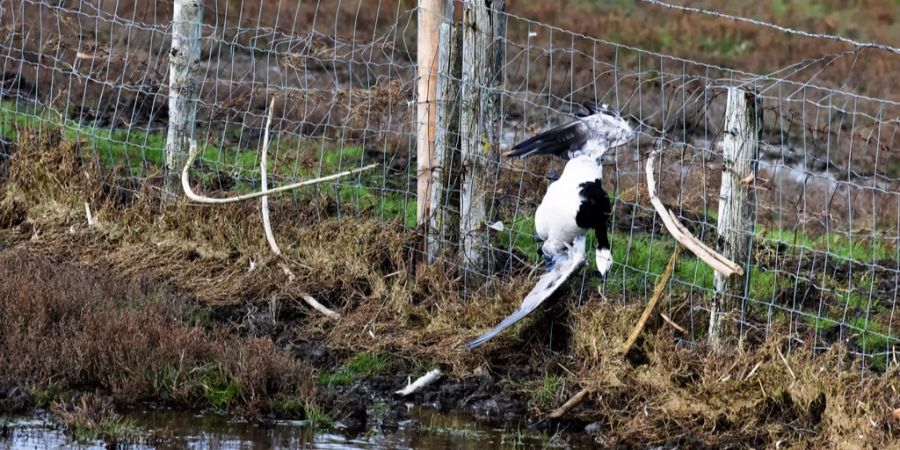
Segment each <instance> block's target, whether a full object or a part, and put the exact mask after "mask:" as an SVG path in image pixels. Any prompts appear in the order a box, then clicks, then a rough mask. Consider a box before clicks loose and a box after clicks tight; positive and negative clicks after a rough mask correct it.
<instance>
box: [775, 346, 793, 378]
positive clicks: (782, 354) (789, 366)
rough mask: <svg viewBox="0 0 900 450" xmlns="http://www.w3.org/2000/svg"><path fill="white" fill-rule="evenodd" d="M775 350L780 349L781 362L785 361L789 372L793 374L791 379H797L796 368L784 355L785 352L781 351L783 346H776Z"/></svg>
mask: <svg viewBox="0 0 900 450" xmlns="http://www.w3.org/2000/svg"><path fill="white" fill-rule="evenodd" d="M775 350H778V356H779V357H781V362H783V363H784V367H787V370H788V373H789V374H791V379H792V380H794V381H797V375H794V370H793V369H791V365H790V364H788V360H787V358H785V357H784V353H781V347H775Z"/></svg>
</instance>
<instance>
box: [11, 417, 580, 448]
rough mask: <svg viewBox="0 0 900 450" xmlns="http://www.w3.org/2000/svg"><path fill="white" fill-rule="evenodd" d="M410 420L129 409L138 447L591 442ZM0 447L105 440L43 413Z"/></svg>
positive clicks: (461, 420)
mask: <svg viewBox="0 0 900 450" xmlns="http://www.w3.org/2000/svg"><path fill="white" fill-rule="evenodd" d="M411 415H412V418H413V420H411V421H408V422H407V423H406V424H404V425H401V426H400V428H399V429H397V430H394V431H391V432H384V433H382V432H380V431H377V430H370V431H369V432H368V433H365V434H361V435H346V434H342V433H341V432H339V431H326V430H317V429H315V428H313V427H310V426H307V424H306V423H304V422H302V421H277V422H273V423H267V424H258V423H250V422H247V421H242V420H235V419H229V418H227V417H224V416H220V415H215V414H191V413H185V412H177V411H159V410H154V411H139V412H134V413H129V414H128V417H130V418H131V419H133V420H134V421H135V422H136V423H137V424H138V426H139V427H141V429H143V430H145V431H146V434H147V436H146V437H145V438H144V441H145V442H143V443H141V444H133V445H128V446H127V448H135V449H151V448H157V449H183V448H190V449H209V450H220V449H221V450H232V449H296V448H316V449H342V450H343V449H407V448H408V449H447V448H452V449H500V448H535V447H538V448H542V447H548V446H550V447H558V448H592V446H591V442H590V440H589V439H588V438H587V437H586V436H581V435H568V436H565V437H559V436H557V437H552V436H548V435H546V434H539V433H533V432H526V431H522V430H515V429H514V430H499V429H494V428H490V427H487V426H485V425H483V424H480V423H478V422H476V421H474V420H472V419H471V418H469V417H467V416H464V415H452V414H439V413H436V412H435V411H433V410H428V409H421V408H413V410H412V411H411ZM0 427H4V428H3V429H4V431H3V432H2V433H0V449H16V450H18V449H57V448H65V449H93V448H97V449H103V448H107V446H106V444H105V443H104V442H102V441H93V442H74V441H73V440H72V438H71V437H70V436H68V435H66V434H65V433H64V432H63V431H62V430H61V429H60V428H59V427H58V426H56V425H55V424H54V423H53V422H52V420H51V418H50V417H49V416H48V415H46V414H36V415H34V416H32V417H27V418H6V419H4V418H2V417H0Z"/></svg>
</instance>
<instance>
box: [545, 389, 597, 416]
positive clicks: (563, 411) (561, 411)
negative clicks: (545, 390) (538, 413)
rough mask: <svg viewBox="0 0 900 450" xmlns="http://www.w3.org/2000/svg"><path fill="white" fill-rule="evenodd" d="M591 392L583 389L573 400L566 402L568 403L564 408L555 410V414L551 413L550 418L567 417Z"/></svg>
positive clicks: (564, 404)
mask: <svg viewBox="0 0 900 450" xmlns="http://www.w3.org/2000/svg"><path fill="white" fill-rule="evenodd" d="M590 392H591V389H590V388H583V389H581V390H580V391H578V392H577V393H576V394H575V395H573V396H572V398H570V399H568V400H566V402H565V403H563V404H562V406H560V407H559V408H556V409H554V410H553V412H551V413H550V415H549V416H548V418H550V419H559V418H560V417H562V416H564V415H566V413H568V412H569V411H570V410H571V409H572V408H574V407H575V406H577V405H578V404H579V403H581V401H582V400H584V397H586V396H587V395H588V394H589V393H590Z"/></svg>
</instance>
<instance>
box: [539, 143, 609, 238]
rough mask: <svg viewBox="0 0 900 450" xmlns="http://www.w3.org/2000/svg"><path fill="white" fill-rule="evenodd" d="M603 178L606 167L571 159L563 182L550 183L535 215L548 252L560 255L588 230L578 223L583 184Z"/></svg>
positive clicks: (561, 176)
mask: <svg viewBox="0 0 900 450" xmlns="http://www.w3.org/2000/svg"><path fill="white" fill-rule="evenodd" d="M602 178H603V168H602V167H601V166H600V165H599V164H597V162H596V161H595V160H594V159H593V158H591V157H588V156H578V157H576V158H574V159H570V160H569V161H568V162H567V163H566V167H565V169H563V173H562V175H560V177H559V179H558V180H556V181H554V182H553V183H551V184H550V186H549V187H548V188H547V192H546V193H545V194H544V198H543V200H542V201H541V204H540V206H538V208H537V211H535V214H534V226H535V232H536V233H537V235H538V237H539V238H541V239H542V240H543V241H544V246H543V248H544V253H545V254H548V255H553V254H557V253H559V252H560V251H562V250H564V249H565V247H566V246H567V245H571V243H572V242H573V241H574V240H575V238H576V237H579V236H583V235H584V234H585V233H587V231H588V229H586V228H581V227H579V226H578V224H577V223H576V221H575V217H576V215H577V214H578V209H579V208H580V207H581V203H582V197H581V185H582V183H588V182H591V181H595V180H600V179H602Z"/></svg>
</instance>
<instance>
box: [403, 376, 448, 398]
mask: <svg viewBox="0 0 900 450" xmlns="http://www.w3.org/2000/svg"><path fill="white" fill-rule="evenodd" d="M440 377H441V369H434V370H430V371H428V373H426V374H425V375H422V376H421V377H419V378H418V379H417V380H416V381H415V382H413V383H411V384H408V385H406V387H405V388H403V389H400V390H399V391H397V392H395V394H398V395H402V396H404V397H405V396H407V395H409V394H413V393H415V392H416V391H418V390H419V389H422V388H423V387H425V386H428V385H429V384H431V383H434V382H435V381H437V380H438V378H440Z"/></svg>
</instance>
